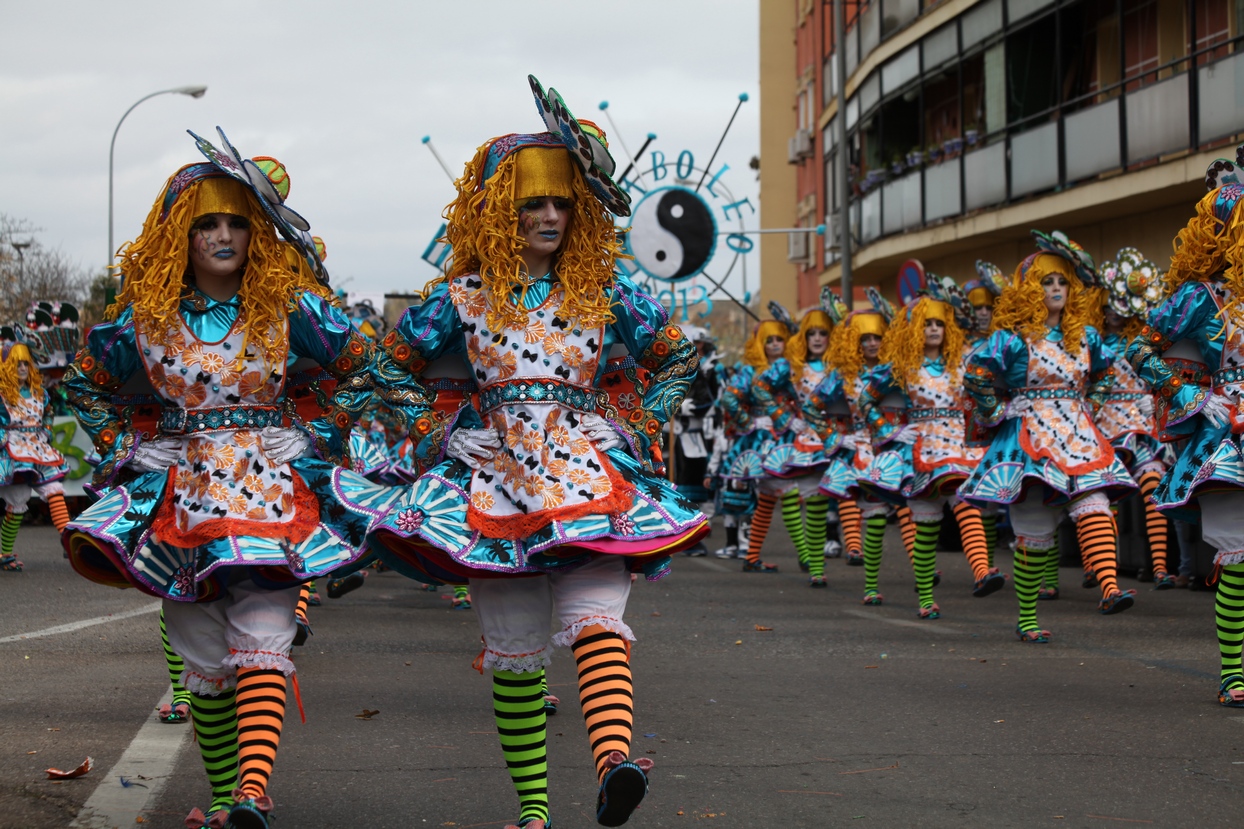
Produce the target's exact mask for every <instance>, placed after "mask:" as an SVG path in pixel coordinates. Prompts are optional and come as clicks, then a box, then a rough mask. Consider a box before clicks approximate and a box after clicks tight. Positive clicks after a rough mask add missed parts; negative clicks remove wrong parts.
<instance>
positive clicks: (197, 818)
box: [183, 806, 229, 829]
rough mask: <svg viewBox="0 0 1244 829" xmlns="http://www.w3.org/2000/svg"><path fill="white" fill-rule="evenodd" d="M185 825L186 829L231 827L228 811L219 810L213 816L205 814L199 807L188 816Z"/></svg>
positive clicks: (223, 828)
mask: <svg viewBox="0 0 1244 829" xmlns="http://www.w3.org/2000/svg"><path fill="white" fill-rule="evenodd" d="M183 825H184V826H185V827H186V829H225V828H226V827H227V826H228V825H229V811H228V809H217V810H216V811H214V812H212V813H211V814H207V815H205V814H203V812H202V811H200V809H199V807H198V806H195V807H194V808H193V809H191V810H190V814H188V815H186V819H185V821H183Z"/></svg>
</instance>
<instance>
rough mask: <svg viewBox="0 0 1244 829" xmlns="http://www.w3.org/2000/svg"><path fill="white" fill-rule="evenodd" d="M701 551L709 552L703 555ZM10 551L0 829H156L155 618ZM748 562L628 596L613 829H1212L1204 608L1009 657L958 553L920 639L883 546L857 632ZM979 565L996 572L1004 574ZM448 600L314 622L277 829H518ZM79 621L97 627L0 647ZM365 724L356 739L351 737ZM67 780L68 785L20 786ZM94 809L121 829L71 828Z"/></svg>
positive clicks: (792, 582) (1231, 753)
mask: <svg viewBox="0 0 1244 829" xmlns="http://www.w3.org/2000/svg"><path fill="white" fill-rule="evenodd" d="M720 544H721V533H720V530H718V531H717V532H716V533H715V534H714V537H713V538H712V539H710V541H709V547H710V548H712V547H715V546H720ZM18 551H19V553H20V554H21V555H22V557H23V558H24V559H25V561H26V570H25V572H23V573H20V574H14V573H0V704H2V706H3V707H0V781H2V783H0V827H61V826H69V825H71V824H73V823H74V822H75V821H77V823H76V824H75V825H78V826H91V827H98V826H122V827H129V826H133V825H142V826H145V827H161V828H162V827H181V826H182V820H183V818H184V817H185V815H186V813H187V812H188V811H189V810H190V808H191V807H192V806H200V807H202V806H205V805H206V804H207V786H206V780H205V778H204V776H203V771H202V767H201V766H200V764H199V760H198V757H197V750H196V748H195V746H194V745H193V744H192V743H191V742H190V741H189V740H186V739H182V740H180V741H179V740H178V739H177V737H178V734H179V732H178V731H177V730H188V729H189V728H190V726H188V725H160V724H153V720H154V713H153V711H154V708H155V705H156V703H157V702H158V701H159V700H160V698H161V696H162V695H163V694H165V692H166V691H167V687H168V678H167V674H166V672H165V671H164V667H163V659H162V657H161V652H160V641H159V629H158V614H157V613H155V612H152V611H153V610H154V607H155V603H154V601H153V600H152V599H150V598H148V597H146V596H142V595H140V594H138V593H137V592H136V591H133V590H126V591H117V590H112V589H108V588H104V587H100V586H97V585H93V584H90V583H88V582H86V581H85V580H84V579H81V578H79V577H78V576H76V575H75V574H73V573H72V572H71V571H70V570H69V568H68V566H67V563H66V562H65V561H64V559H63V558H62V557H61V553H60V550H59V546H58V545H57V539H56V537H55V534H54V533H53V531H52V530H51V529H50V528H46V527H28V528H25V529H23V530H22V533H21V536H20V537H19V538H18ZM765 557H766V559H768V560H770V561H773V562H775V563H777V564H779V565H780V566H781V572H779V573H777V574H773V575H767V574H744V573H742V572H740V565H739V562H737V561H722V560H718V559H715V558H712V557H709V558H695V559H692V558H685V557H679V559H678V560H677V561H676V562H675V566H674V573H673V575H672V576H671V577H669V578H668V579H666V580H664V581H662V582H658V583H655V584H648V583H644V582H642V581H641V582H638V583H637V584H636V585H635V588H634V590H633V592H632V595H631V601H630V607H629V610H628V622H629V623H630V625H631V626H632V627H633V628H634V630H635V633H636V635H637V637H638V640H639V641H638V642H637V643H636V645H635V647H634V650H633V668H634V673H635V677H636V693H635V704H636V721H635V740H634V746H633V749H634V750H633V754H632V756H640V755H643V756H647V757H650V758H651V759H652V760H654V761H655V763H656V768H655V770H654V772H653V773H652V775H651V780H652V789H651V792H650V794H649V795H648V797H647V799H646V800H645V801H644V804H643V806H642V807H641V808H640V810H639V811H637V812H636V814H635V815H634V816H633V817H632V818H631V821H630V823H629V824H628V826H635V827H637V828H638V827H683V828H684V829H689V828H690V827H693V826H694V827H704V828H705V829H713V828H714V827H718V828H719V829H725V827H744V826H746V827H760V826H782V827H826V826H877V827H895V826H919V827H942V826H945V827H962V826H972V827H975V826H981V827H1011V826H1015V827H1028V826H1056V827H1109V826H1120V825H1128V824H1143V825H1154V826H1197V827H1217V826H1229V825H1236V824H1237V823H1238V815H1239V808H1240V804H1241V802H1242V800H1241V794H1242V793H1244V750H1241V749H1240V748H1239V746H1240V744H1241V742H1242V741H1241V739H1240V737H1241V736H1244V711H1235V710H1231V709H1225V708H1222V707H1220V706H1219V705H1218V704H1217V702H1216V700H1215V692H1216V689H1217V680H1216V676H1217V647H1216V642H1215V639H1214V624H1213V602H1212V594H1210V593H1206V592H1195V593H1194V592H1189V591H1186V590H1172V591H1167V592H1163V593H1155V592H1153V591H1152V590H1151V586H1150V585H1141V584H1136V583H1134V582H1129V581H1125V582H1124V585H1123V586H1124V587H1128V586H1132V587H1137V588H1139V590H1140V595H1139V598H1138V601H1137V605H1136V607H1135V608H1134V609H1132V610H1131V611H1129V612H1127V613H1125V614H1121V615H1119V616H1112V617H1101V616H1099V615H1098V614H1097V613H1096V612H1095V610H1094V605H1095V602H1096V598H1097V596H1096V591H1094V590H1084V589H1082V588H1080V586H1079V581H1080V579H1079V573H1078V572H1077V571H1074V570H1072V569H1066V568H1065V569H1064V570H1063V571H1062V577H1063V585H1062V588H1063V589H1062V595H1063V597H1062V598H1061V599H1059V600H1058V601H1056V602H1043V603H1041V605H1040V608H1039V612H1040V619H1041V622H1042V625H1043V626H1044V627H1047V628H1049V629H1051V630H1052V631H1053V633H1054V637H1055V638H1054V641H1053V642H1051V643H1050V644H1047V645H1031V644H1022V643H1020V642H1018V641H1016V639H1015V637H1014V635H1013V633H1012V630H1013V628H1014V621H1015V612H1016V610H1015V599H1014V594H1013V592H1012V591H1011V589H1010V587H1009V585H1008V587H1007V588H1006V589H1005V590H1003V591H1001V592H999V593H996V594H994V595H993V596H990V597H987V598H984V599H975V598H973V597H972V596H971V595H970V588H971V575H970V573H969V571H968V568H967V565H966V563H965V562H964V560H963V557H962V555H960V554H955V553H943V554H941V556H940V557H939V563H938V566H939V567H940V568H941V570H942V571H943V573H944V575H943V578H942V584H941V586H940V587H939V588H938V590H937V599H938V602H939V604H940V605H941V607H942V612H943V618H942V619H940V620H937V621H920V620H918V619H917V618H916V608H917V602H916V596H915V594H914V593H913V592H912V582H911V575H910V567H909V565H908V563H907V561H906V557H905V555H903V553H902V548H901V545H900V541H899V537H898V534H897V530H896V529H895V528H893V527H891V528H890V529H889V534H888V537H887V545H886V557H885V562H884V564H883V568H882V584H881V589H882V592H883V593H884V594H885V596H886V604H885V605H884V606H882V607H864V606H862V605H861V604H860V597H861V595H862V593H863V571H862V569H861V568H853V567H847V566H845V565H844V564H843V562H842V561H841V560H830V561H828V562H827V575H828V577H829V582H830V587H829V588H828V589H825V590H811V589H809V588H808V587H807V584H806V577H804V576H803V575H802V574H801V573H800V572H799V570H798V567H797V565H796V561H795V557H794V554H793V552H791V548H790V543H789V541H788V539H787V538H786V536H785V534H784V532H783V530H782V527H781V522H775V523H774V527H773V531H772V533H771V535H770V539H769V542H768V544H767V546H766V550H765ZM999 564H1000V565H1001V566H1002V567H1003V569H1004V571H1007V570H1009V566H1008V565H1009V564H1010V558H1009V556H1008V555H1006V554H1005V553H1004V552H1000V553H999ZM448 593H449V591H448V590H447V589H442V591H441V593H440V594H439V595H438V594H434V593H429V592H426V591H423V590H420V589H419V588H418V586H417V585H415V584H414V583H413V582H410V581H408V580H405V579H403V578H401V577H400V576H397V575H396V574H394V573H381V574H375V573H373V574H372V575H371V576H370V577H369V578H368V581H367V584H366V586H365V587H364V588H362V589H360V590H358V591H356V592H354V593H352V594H350V595H348V596H346V597H344V598H343V599H340V600H336V601H334V600H329V599H327V598H325V601H324V606H323V607H320V608H312V611H311V619H312V624H313V626H314V629H315V635H314V636H313V637H312V638H311V639H310V641H309V642H308V644H307V646H305V647H302V648H298V649H296V651H295V660H296V662H297V664H298V675H299V677H300V680H301V688H302V697H303V703H304V705H305V708H306V716H307V722H306V724H305V725H304V724H302V723H301V722H300V721H299V717H298V712H297V707H296V705H295V704H294V701H293V694H291V695H290V706H289V710H288V711H287V715H286V726H285V735H284V739H283V741H282V744H281V750H280V756H279V758H278V761H277V767H276V773H275V775H274V776H273V779H272V785H271V792H270V793H271V795H272V797H273V798H274V800H275V801H276V807H277V808H276V812H275V814H276V816H277V822H276V824H275V825H276V826H277V827H282V828H284V829H290V828H292V827H295V826H297V827H321V826H325V827H328V826H332V827H336V826H342V827H456V829H468V827H500V826H502V825H503V824H504V823H506V822H508V821H511V820H513V819H514V818H515V817H516V816H517V807H516V800H515V797H514V795H513V792H512V790H511V788H510V784H509V782H508V778H507V776H506V772H505V766H504V763H503V761H502V759H501V753H500V750H499V748H498V746H497V743H496V735H495V728H494V724H493V720H492V715H491V688H490V683H489V681H488V679H487V678H485V677H482V676H480V675H479V674H477V673H476V672H475V671H474V670H472V669H471V660H472V659H473V658H474V657H475V655H476V654H477V653H478V652H479V649H480V645H479V632H478V628H477V626H476V622H475V618H474V616H473V614H472V613H470V612H465V611H455V610H452V609H450V602H449V601H448V600H447V599H446V598H445V596H447V595H448ZM126 613H130V614H135V613H136V614H137V615H129V616H125V617H124V618H117V617H118V616H124V614H126ZM107 614H114V615H113V617H112V618H108V617H107ZM101 617H103V619H102V621H100V620H101ZM81 621H99V622H100V623H98V624H93V625H91V626H89V627H82V628H80V629H76V630H72V631H69V632H63V633H55V634H52V635H46V636H41V637H39V638H24V639H22V638H19V639H16V640H11V641H4V640H6V639H10V638H11V637H15V636H22V635H23V634H30V633H32V632H37V631H41V630H46V629H48V628H53V627H56V626H61V625H66V624H70V623H74V622H81ZM549 676H550V682H551V684H552V686H553V691H554V693H556V694H558V695H559V696H560V697H561V699H562V707H561V712H560V713H559V714H558V715H557V716H556V717H553V718H551V719H550V721H549V755H550V796H551V799H552V810H553V819H554V826H556V827H558V829H573V828H574V827H589V826H594V825H596V824H595V821H594V818H593V814H594V802H595V792H596V786H595V783H594V780H593V774H592V771H591V760H590V754H589V751H588V746H587V742H586V735H585V731H584V727H583V722H582V719H581V717H580V714H579V705H578V701H577V695H576V690H575V686H574V681H575V671H574V665H573V661H572V659H571V658H570V656H569V654H568V653H565V652H559V653H558V654H557V657H556V659H555V661H554V664H553V666H552V668H551V669H550V672H549ZM365 709H366V710H371V711H378V712H379V713H376V714H374V715H373V716H372V718H371V719H360V718H359V717H357V716H356V715H358V714H360V713H362V712H363V711H364V710H365ZM144 726H146V727H145V728H144ZM140 729H141V732H140ZM170 734H171V735H172V736H169V735H170ZM153 735H154V742H153ZM159 745H165V746H168V745H171V746H172V749H171V750H170V751H169V752H168V754H167V755H165V757H166V758H167V759H164V758H156V761H155V762H148V763H146V764H145V765H142V766H137V767H136V766H134V765H132V763H131V765H129V766H125V764H122V766H121V767H118V766H117V764H118V760H119V759H120V758H121V757H122V755H123V753H124V752H126V750H127V748H130V750H131V752H134V751H138V752H139V753H140V754H141V750H148V749H151V747H152V746H156V747H157V749H158V747H159ZM87 755H90V756H91V757H92V758H94V761H95V766H94V769H93V770H92V771H91V772H90V773H89V774H87V775H86V776H84V777H82V778H79V779H77V780H71V781H65V782H54V781H50V780H47V779H45V777H46V775H45V774H44V772H43V770H44V769H46V768H48V767H57V768H61V769H70V768H73V767H75V766H77V765H78V764H79V763H81V762H82V760H83V759H84V758H85V757H86V756H87ZM127 756H130V757H131V759H132V757H133V756H135V755H132V754H131V755H127ZM136 768H137V769H138V771H135V769H136ZM127 773H128V775H129V776H127V777H126V781H127V782H128V783H129V784H130V785H129V786H128V787H123V786H122V783H121V780H120V778H121V777H122V776H125V775H126V774H127ZM118 798H120V800H122V801H125V799H126V798H129V800H130V802H133V803H135V804H137V805H135V806H133V807H132V810H131V811H130V812H128V813H125V814H122V813H121V812H124V809H122V810H121V812H113V813H111V816H109V815H108V813H107V811H106V810H105V812H104V813H101V812H100V811H99V810H98V809H95V810H87V811H86V812H84V810H83V806H84V804H86V803H87V801H88V799H92V800H91V802H92V803H93V804H96V805H98V804H107V803H109V802H114V803H115V802H116V801H117V800H118ZM140 808H141V809H142V811H141V812H139V811H138V810H139V809H140Z"/></svg>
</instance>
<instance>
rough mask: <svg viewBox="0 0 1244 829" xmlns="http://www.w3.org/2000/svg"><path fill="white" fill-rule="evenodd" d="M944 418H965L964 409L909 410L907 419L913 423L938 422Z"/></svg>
mask: <svg viewBox="0 0 1244 829" xmlns="http://www.w3.org/2000/svg"><path fill="white" fill-rule="evenodd" d="M943 417H963V409H908V410H907V419H908V420H909V421H911V422H912V423H916V422H918V421H921V420H936V419H938V418H943Z"/></svg>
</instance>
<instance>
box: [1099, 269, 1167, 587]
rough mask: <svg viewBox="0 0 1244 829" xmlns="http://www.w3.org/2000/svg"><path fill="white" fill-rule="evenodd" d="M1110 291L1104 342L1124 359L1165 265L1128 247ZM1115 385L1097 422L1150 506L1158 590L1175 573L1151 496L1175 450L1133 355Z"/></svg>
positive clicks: (1104, 273) (1107, 281)
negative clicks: (1162, 434) (1165, 438)
mask: <svg viewBox="0 0 1244 829" xmlns="http://www.w3.org/2000/svg"><path fill="white" fill-rule="evenodd" d="M1098 275H1099V277H1100V280H1101V282H1102V286H1103V287H1104V288H1105V290H1106V292H1107V298H1106V303H1105V306H1104V308H1103V323H1102V332H1103V336H1102V341H1103V342H1104V343H1105V344H1106V347H1107V348H1109V349H1110V350H1111V351H1113V352H1114V353H1115V354H1116V355H1117V356H1118V357H1120V358H1122V357H1123V355H1124V352H1125V351H1126V350H1127V346H1128V344H1129V343H1130V342H1131V341H1132V340H1133V339H1135V337H1136V335H1137V334H1139V333H1140V330H1141V328H1143V327H1144V324H1145V318H1146V317H1147V316H1148V313H1149V311H1150V310H1151V309H1152V308H1154V307H1156V306H1157V303H1158V300H1159V299H1160V298H1161V295H1162V290H1161V280H1162V273H1161V270H1160V269H1159V268H1158V266H1157V265H1155V264H1154V263H1153V262H1151V261H1149V260H1148V259H1146V258H1145V257H1144V254H1142V253H1141V252H1140V251H1138V250H1137V249H1136V248H1123V249H1122V250H1120V251H1119V252H1118V254H1116V256H1115V260H1114V261H1113V262H1103V263H1102V265H1101V268H1100V269H1099V271H1098ZM1114 373H1115V380H1114V388H1113V389H1111V390H1110V393H1109V394H1107V395H1106V403H1105V405H1104V406H1102V410H1101V413H1100V414H1099V415H1098V417H1097V427H1098V428H1099V429H1101V431H1102V434H1104V435H1105V436H1106V437H1107V438H1109V439H1110V443H1111V445H1112V446H1114V451H1115V454H1117V455H1118V456H1119V459H1120V460H1122V461H1123V464H1124V466H1126V467H1127V471H1128V472H1129V473H1130V474H1131V476H1132V477H1133V478H1134V479H1135V480H1136V484H1137V486H1139V487H1140V496H1141V499H1142V500H1143V501H1144V505H1145V531H1146V536H1147V537H1148V540H1149V553H1150V558H1151V560H1152V573H1153V584H1154V589H1155V590H1169V589H1171V588H1173V587H1174V586H1175V577H1174V576H1172V575H1171V574H1170V573H1169V572H1168V571H1167V569H1166V551H1167V543H1168V539H1167V533H1166V529H1167V526H1166V522H1167V519H1166V516H1164V515H1162V513H1161V512H1160V511H1159V510H1158V509H1157V506H1156V505H1155V504H1154V502H1153V498H1152V497H1151V496H1152V495H1153V493H1154V491H1156V490H1157V488H1158V484H1159V483H1160V481H1161V480H1162V475H1163V474H1164V473H1165V472H1166V470H1167V469H1169V468H1170V466H1171V463H1172V462H1173V460H1174V455H1173V453H1172V452H1171V450H1170V448H1169V447H1167V446H1166V445H1165V444H1164V443H1162V441H1161V440H1160V439H1159V437H1158V426H1157V420H1156V419H1155V417H1154V399H1153V391H1152V389H1150V388H1149V385H1148V384H1147V383H1145V382H1144V381H1143V380H1141V379H1140V377H1138V376H1137V374H1136V372H1135V371H1134V370H1133V369H1132V366H1131V364H1130V363H1128V362H1127V360H1124V359H1119V360H1117V361H1116V362H1115V364H1114Z"/></svg>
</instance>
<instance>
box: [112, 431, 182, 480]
mask: <svg viewBox="0 0 1244 829" xmlns="http://www.w3.org/2000/svg"><path fill="white" fill-rule="evenodd" d="M179 460H181V439H180V438H171V437H164V438H156V439H155V440H149V441H146V442H145V443H140V444H138V448H137V449H135V450H134V457H132V458H130V459H129V461H128V462H126V464H125V465H126V466H128V467H129V468H131V469H134V470H136V471H138V472H163V471H164V470H166V469H168V468H169V467H170V466H176V465H177V462H178V461H179Z"/></svg>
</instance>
